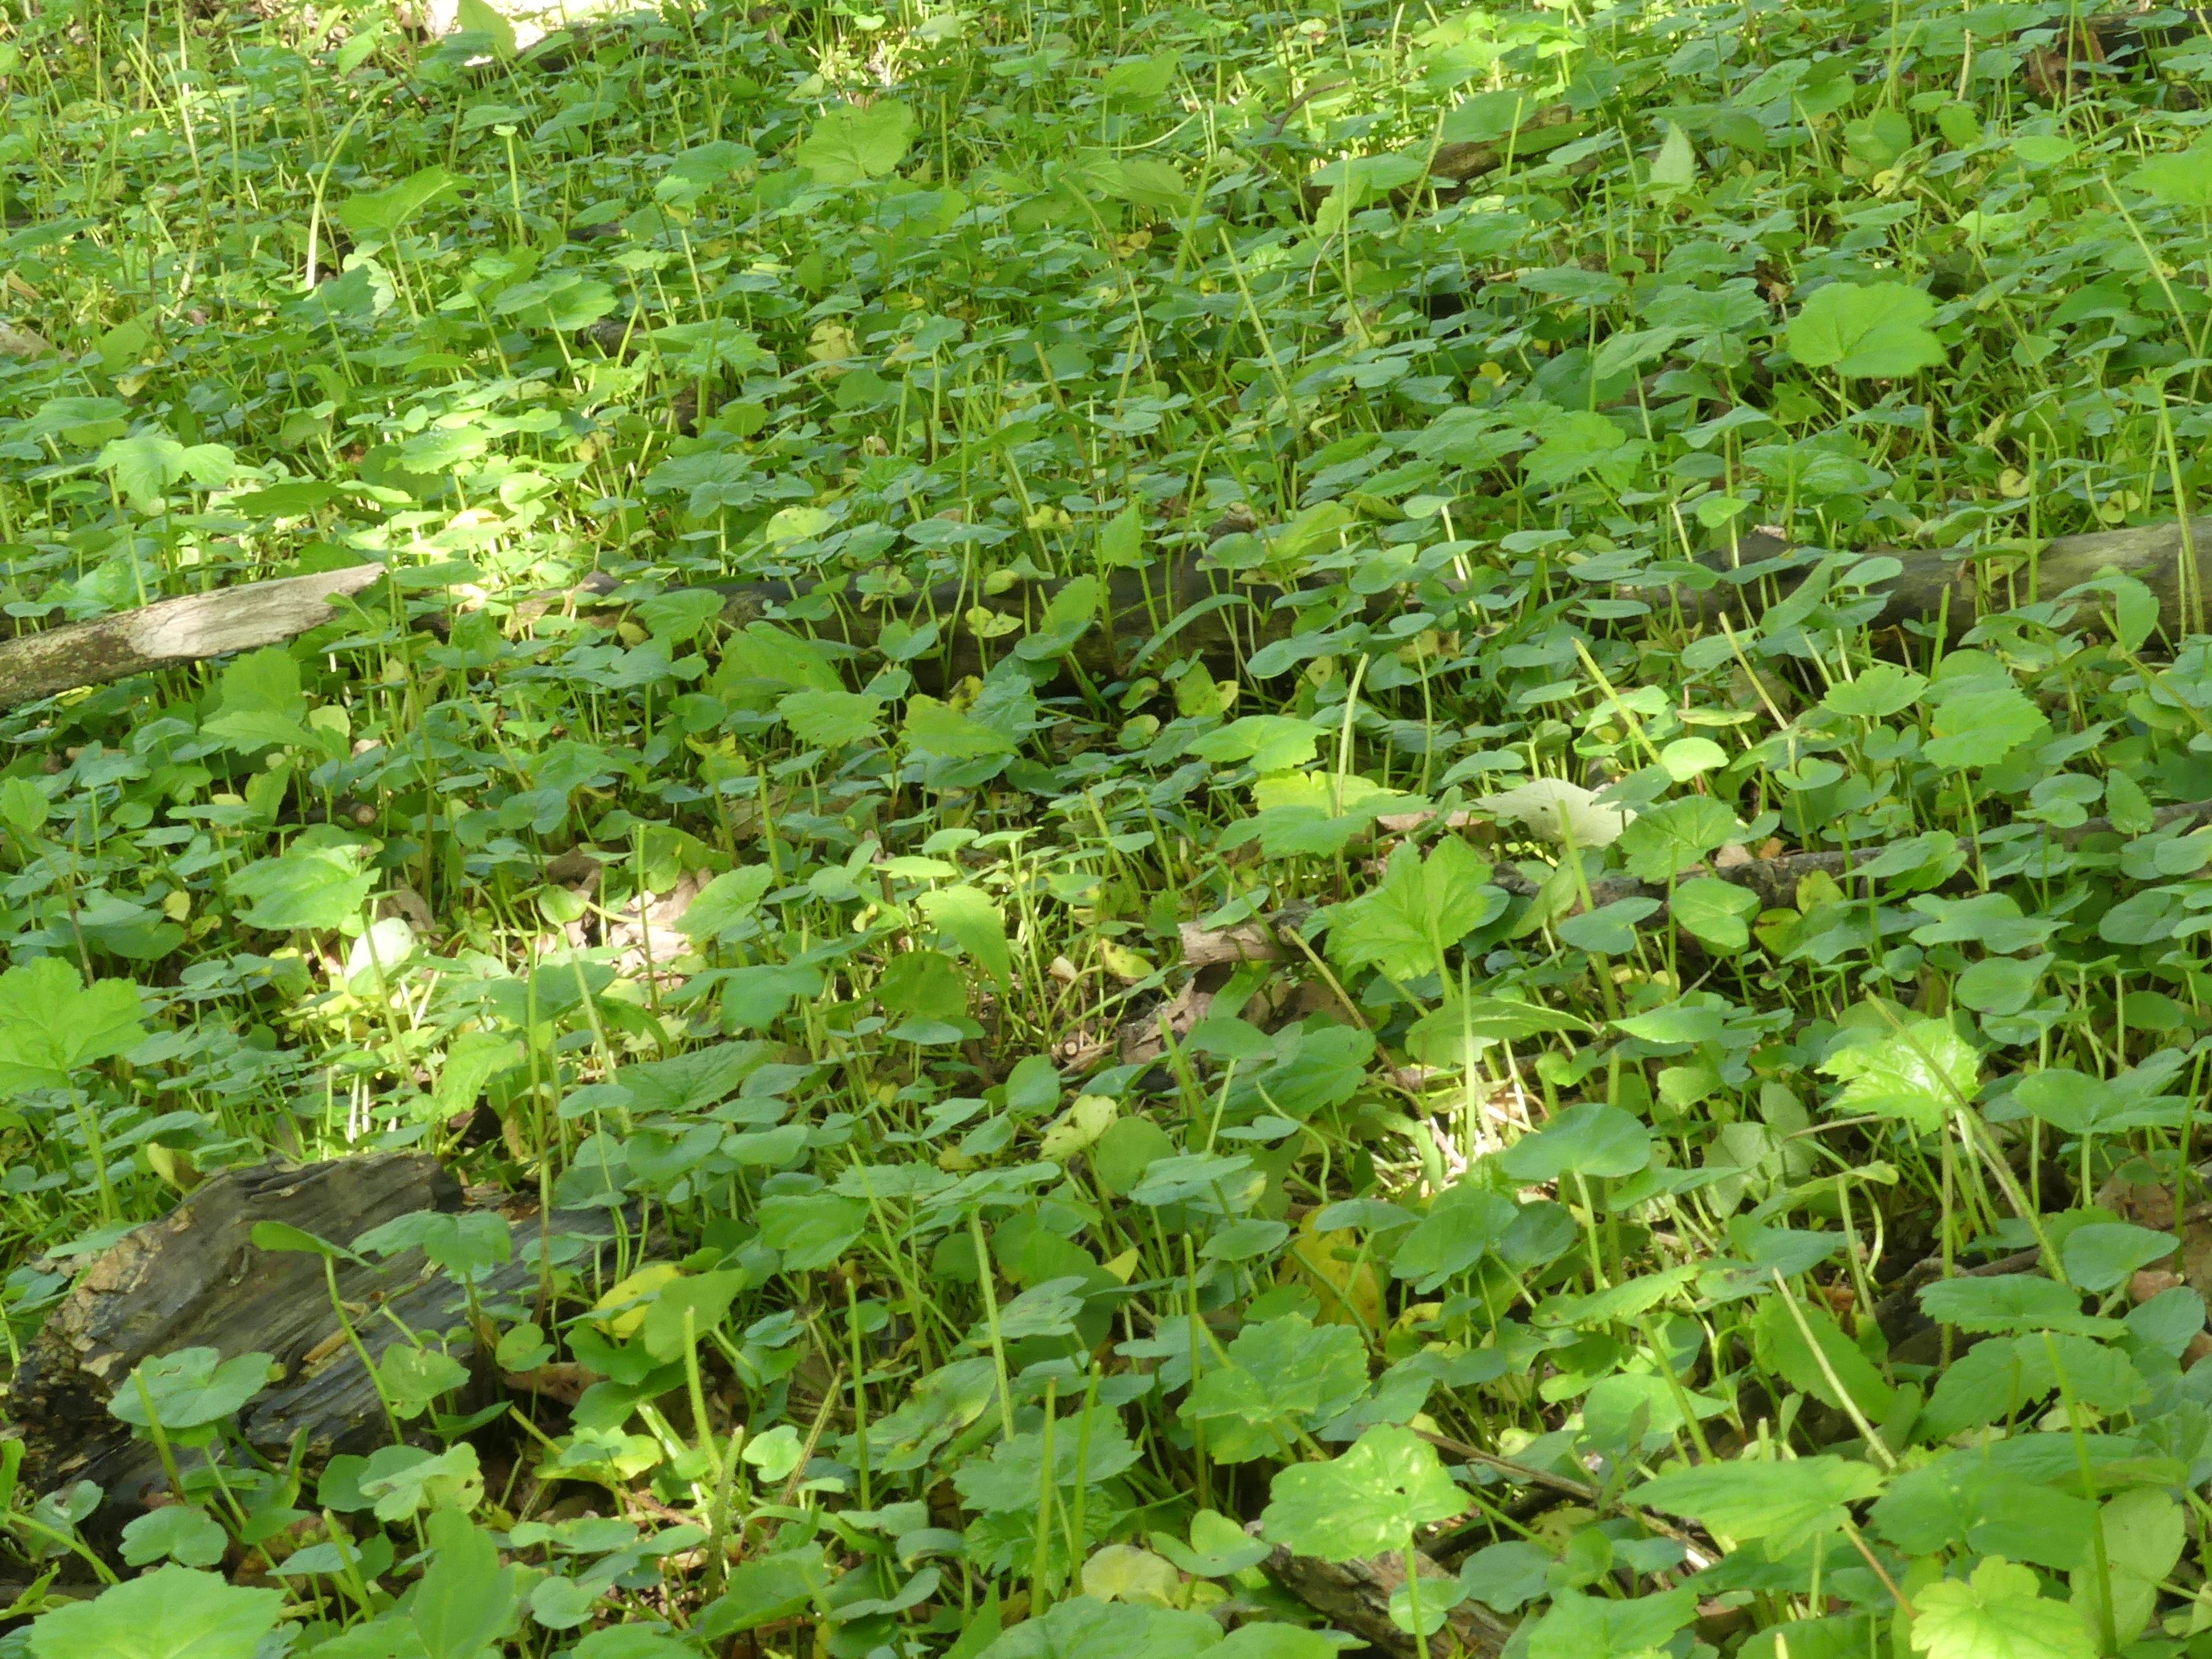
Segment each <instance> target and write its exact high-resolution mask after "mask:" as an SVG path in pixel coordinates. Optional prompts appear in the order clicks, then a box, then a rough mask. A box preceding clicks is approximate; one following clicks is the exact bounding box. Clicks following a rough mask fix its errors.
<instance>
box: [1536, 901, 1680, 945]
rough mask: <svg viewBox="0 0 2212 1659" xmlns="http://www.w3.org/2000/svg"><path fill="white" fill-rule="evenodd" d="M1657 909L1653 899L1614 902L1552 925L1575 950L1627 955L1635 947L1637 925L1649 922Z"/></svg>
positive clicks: (1553, 929)
mask: <svg viewBox="0 0 2212 1659" xmlns="http://www.w3.org/2000/svg"><path fill="white" fill-rule="evenodd" d="M1659 910H1660V903H1659V901H1658V900H1657V899H1655V898H1642V897H1637V898H1625V899H1615V900H1613V902H1612V903H1610V904H1603V905H1600V906H1599V907H1598V908H1596V909H1595V910H1585V911H1583V913H1582V914H1581V915H1573V916H1569V917H1567V918H1566V919H1565V921H1559V922H1555V923H1553V927H1552V931H1553V933H1557V934H1558V935H1559V938H1560V939H1562V940H1563V941H1564V942H1565V943H1566V944H1569V945H1573V946H1574V947H1575V949H1577V951H1596V952H1597V953H1598V954H1599V955H1601V956H1608V957H1620V956H1626V955H1627V954H1628V953H1629V952H1630V951H1633V950H1634V949H1635V948H1636V928H1637V924H1638V923H1639V922H1644V921H1650V919H1651V918H1652V917H1653V916H1655V915H1658V914H1659Z"/></svg>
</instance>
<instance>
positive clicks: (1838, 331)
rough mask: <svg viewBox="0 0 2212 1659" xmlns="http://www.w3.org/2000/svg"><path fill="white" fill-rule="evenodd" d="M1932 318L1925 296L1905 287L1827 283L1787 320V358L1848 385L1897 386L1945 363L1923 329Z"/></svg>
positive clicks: (1937, 342) (1939, 348)
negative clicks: (1856, 382) (1871, 382)
mask: <svg viewBox="0 0 2212 1659" xmlns="http://www.w3.org/2000/svg"><path fill="white" fill-rule="evenodd" d="M1935 314H1936V301H1934V300H1932V299H1931V298H1929V295H1928V293H1927V291H1926V290H1925V289H1918V288H1915V287H1913V286H1912V285H1911V284H1910V283H1840V282H1838V283H1828V284H1827V285H1826V287H1824V288H1820V289H1814V292H1813V294H1812V295H1811V297H1810V298H1808V300H1807V301H1805V303H1804V305H1803V307H1802V308H1801V309H1800V310H1799V311H1798V313H1797V315H1796V317H1795V318H1793V319H1791V320H1790V328H1789V332H1788V338H1789V342H1790V354H1791V355H1792V356H1795V357H1796V359H1797V361H1798V362H1801V363H1804V364H1807V365H1808V366H1809V367H1811V368H1832V369H1834V370H1835V371H1836V373H1837V374H1840V375H1842V376H1844V378H1845V379H1846V380H1895V379H1898V378H1899V376H1902V375H1906V374H1915V373H1917V372H1918V371H1919V370H1921V369H1923V368H1934V367H1935V366H1936V364H1937V363H1940V362H1942V361H1943V359H1944V355H1945V354H1944V350H1943V343H1942V341H1941V340H1939V339H1937V338H1936V337H1935V335H1934V334H1932V333H1930V332H1929V330H1928V329H1927V327H1926V326H1925V325H1926V324H1927V323H1928V321H1929V319H1931V318H1933V317H1934V316H1935Z"/></svg>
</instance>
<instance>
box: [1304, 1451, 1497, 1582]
mask: <svg viewBox="0 0 2212 1659" xmlns="http://www.w3.org/2000/svg"><path fill="white" fill-rule="evenodd" d="M1467 1504H1468V1499H1467V1495H1466V1494H1465V1493H1464V1492H1462V1491H1461V1490H1460V1489H1459V1487H1458V1486H1456V1485H1455V1484H1454V1482H1453V1480H1452V1478H1451V1476H1450V1475H1449V1474H1446V1473H1445V1471H1444V1467H1443V1464H1442V1463H1440V1462H1437V1454H1436V1449H1435V1448H1434V1447H1432V1446H1431V1445H1430V1444H1429V1443H1428V1442H1426V1441H1425V1440H1423V1439H1422V1438H1421V1437H1419V1435H1417V1434H1415V1433H1413V1431H1412V1430H1410V1429H1401V1428H1399V1427H1397V1426H1395V1425H1391V1424H1378V1425H1376V1426H1375V1427H1373V1428H1371V1429H1370V1430H1368V1431H1367V1432H1366V1433H1364V1434H1363V1435H1361V1436H1360V1437H1359V1438H1358V1440H1357V1441H1355V1442H1353V1443H1352V1449H1350V1450H1348V1451H1346V1452H1345V1453H1344V1454H1343V1455H1340V1456H1338V1457H1336V1458H1334V1459H1332V1460H1331V1461H1330V1462H1326V1463H1293V1464H1291V1466H1290V1467H1289V1468H1285V1469H1282V1470H1280V1471H1279V1472H1278V1473H1277V1474H1276V1475H1275V1479H1274V1483H1273V1486H1272V1487H1271V1488H1270V1501H1269V1503H1268V1504H1267V1510H1266V1511H1265V1513H1264V1514H1262V1515H1261V1531H1262V1533H1263V1534H1264V1535H1265V1536H1266V1537H1267V1540H1268V1541H1270V1542H1272V1543H1277V1544H1281V1545H1284V1546H1285V1547H1288V1548H1289V1549H1290V1550H1291V1553H1294V1554H1297V1555H1313V1556H1318V1557H1320V1558H1321V1559H1322V1560H1324V1561H1352V1560H1357V1559H1361V1558H1363V1557H1365V1556H1370V1555H1380V1554H1383V1553H1385V1552H1386V1551H1395V1550H1403V1549H1404V1548H1405V1547H1407V1544H1408V1543H1409V1542H1410V1541H1411V1540H1412V1538H1413V1529H1414V1528H1416V1527H1423V1526H1426V1525H1427V1524H1428V1523H1429V1522H1432V1521H1444V1520H1449V1518H1450V1517H1451V1516H1455V1515H1457V1514H1458V1513H1460V1511H1461V1510H1464V1509H1465V1508H1466V1507H1467Z"/></svg>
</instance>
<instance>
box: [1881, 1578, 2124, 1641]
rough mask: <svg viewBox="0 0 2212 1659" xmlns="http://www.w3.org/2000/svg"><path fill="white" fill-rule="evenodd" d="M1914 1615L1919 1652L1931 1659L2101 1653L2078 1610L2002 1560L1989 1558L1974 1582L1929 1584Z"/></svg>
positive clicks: (1972, 1580)
mask: <svg viewBox="0 0 2212 1659" xmlns="http://www.w3.org/2000/svg"><path fill="white" fill-rule="evenodd" d="M1913 1614H1914V1616H1913V1620H1912V1627H1911V1629H1912V1646H1913V1650H1915V1651H1916V1652H1919V1653H1924V1654H1926V1655H1927V1656H1928V1659H2092V1656H2093V1655H2094V1654H2095V1653H2096V1652H2097V1650H2098V1649H2097V1643H2096V1640H2095V1638H2093V1637H2092V1636H2091V1635H2090V1633H2089V1627H2088V1626H2087V1625H2086V1624H2085V1623H2083V1622H2082V1620H2080V1619H2079V1618H2077V1617H2075V1613H2074V1610H2073V1609H2072V1608H2070V1607H2066V1606H2065V1605H2064V1604H2063V1603H2061V1602H2058V1601H2052V1600H2051V1599H2050V1598H2049V1597H2047V1596H2045V1595H2042V1594H2041V1593H2040V1592H2039V1588H2038V1586H2037V1583H2036V1578H2035V1575H2034V1573H2033V1572H2032V1571H2029V1570H2028V1569H2027V1568H2026V1567H2022V1566H2015V1565H2014V1564H2013V1563H2011V1562H2009V1561H2008V1560H2006V1559H2004V1558H2003V1557H2002V1556H1996V1555H1992V1556H1990V1557H1988V1558H1986V1559H1984V1560H1983V1562H1982V1563H1981V1565H1978V1566H1977V1567H1976V1568H1975V1569H1974V1571H1973V1576H1972V1577H1971V1578H1967V1579H1964V1580H1961V1579H1956V1578H1946V1579H1943V1580H1942V1581H1941V1582H1939V1583H1934V1584H1930V1585H1929V1586H1928V1587H1927V1588H1926V1589H1923V1590H1922V1591H1921V1592H1920V1595H1919V1596H1918V1598H1917V1601H1915V1602H1914V1604H1913Z"/></svg>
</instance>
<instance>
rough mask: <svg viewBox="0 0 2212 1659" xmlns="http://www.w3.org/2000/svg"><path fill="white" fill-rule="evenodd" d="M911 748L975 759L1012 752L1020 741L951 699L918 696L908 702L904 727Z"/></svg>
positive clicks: (946, 755)
mask: <svg viewBox="0 0 2212 1659" xmlns="http://www.w3.org/2000/svg"><path fill="white" fill-rule="evenodd" d="M902 736H903V737H904V738H905V740H906V745H907V747H908V748H909V749H918V750H922V751H923V752H925V753H927V754H932V755H935V756H938V757H939V758H941V759H944V760H974V759H977V758H979V757H982V756H985V755H1011V754H1012V753H1014V752H1015V751H1016V750H1018V749H1019V748H1020V747H1021V745H1020V744H1018V743H1017V742H1015V740H1014V739H1013V738H1012V737H1010V736H1009V735H1007V734H1006V732H1001V731H1000V729H999V728H998V727H997V726H991V725H987V724H986V723H985V722H984V721H982V720H977V719H976V718H975V716H974V715H972V714H962V713H961V712H960V711H959V710H958V709H957V708H953V707H952V706H951V704H950V703H943V702H939V701H938V700H937V699H936V698H934V697H932V696H912V697H908V699H907V702H906V723H905V726H904V727H903V728H902Z"/></svg>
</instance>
